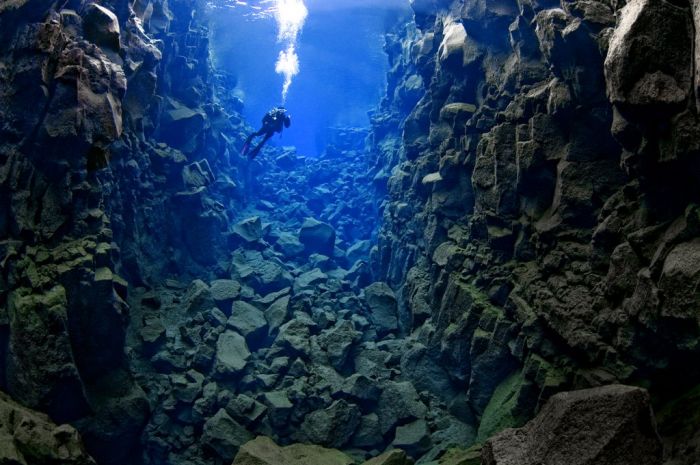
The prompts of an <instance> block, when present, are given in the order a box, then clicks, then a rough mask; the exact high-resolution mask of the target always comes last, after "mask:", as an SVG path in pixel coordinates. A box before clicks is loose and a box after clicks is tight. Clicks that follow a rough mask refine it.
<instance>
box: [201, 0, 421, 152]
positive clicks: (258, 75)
mask: <svg viewBox="0 0 700 465" xmlns="http://www.w3.org/2000/svg"><path fill="white" fill-rule="evenodd" d="M305 4H306V7H307V9H308V16H307V18H306V21H305V24H304V25H303V29H302V30H301V32H300V35H299V37H298V43H297V46H296V52H297V54H298V57H299V73H298V74H297V75H296V76H294V78H293V82H292V84H291V86H290V88H289V93H288V97H287V99H286V102H284V103H285V106H286V108H287V109H288V110H289V112H290V114H291V115H292V127H291V128H290V129H288V130H285V131H284V132H283V134H282V135H281V136H275V137H274V138H273V139H272V140H271V141H270V143H271V144H276V145H285V146H295V147H296V148H297V150H298V151H299V153H301V154H303V155H308V156H316V155H318V154H320V153H321V152H322V151H323V149H324V148H325V146H326V143H327V142H328V138H329V131H328V128H331V127H337V126H342V127H345V126H352V127H367V126H368V125H369V119H368V112H369V111H370V110H371V109H372V108H373V107H375V106H376V105H377V104H378V102H379V100H380V99H381V96H382V94H383V92H384V88H385V80H386V72H387V63H386V56H385V54H384V51H383V46H384V39H383V34H384V33H385V31H386V22H387V21H389V20H390V18H396V16H397V15H398V14H399V13H400V12H402V11H406V9H407V8H408V0H380V1H374V2H370V1H368V0H338V1H335V0H305ZM274 7H275V2H274V1H271V0H268V1H259V2H248V3H246V4H244V3H242V2H235V3H224V2H221V1H220V2H218V3H216V2H215V4H214V7H213V8H212V9H211V27H212V45H213V50H214V52H213V57H212V58H213V60H214V63H215V66H216V67H217V68H218V69H221V70H223V71H226V72H228V73H231V74H232V75H234V76H235V77H236V78H237V86H236V88H235V89H231V91H232V92H234V93H235V94H237V95H239V96H240V97H241V99H242V100H243V101H244V102H245V107H244V116H245V117H246V118H247V120H248V121H250V123H251V124H252V125H255V126H259V124H260V120H261V119H262V116H263V115H264V114H265V113H266V112H267V111H268V110H269V109H270V108H272V107H274V106H276V105H280V104H282V103H283V102H282V86H283V83H284V77H283V76H282V75H280V74H277V73H276V72H275V63H276V61H277V59H278V55H279V53H280V51H281V50H283V49H284V44H282V43H279V42H278V40H277V31H278V25H277V22H276V20H275V17H274V15H273V13H272V10H273V9H274Z"/></svg>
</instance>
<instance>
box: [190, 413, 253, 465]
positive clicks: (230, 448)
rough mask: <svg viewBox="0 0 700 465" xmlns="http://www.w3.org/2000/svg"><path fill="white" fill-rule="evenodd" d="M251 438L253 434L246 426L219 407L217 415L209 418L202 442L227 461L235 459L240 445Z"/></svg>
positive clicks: (205, 425)
mask: <svg viewBox="0 0 700 465" xmlns="http://www.w3.org/2000/svg"><path fill="white" fill-rule="evenodd" d="M251 439H252V435H251V434H250V433H249V432H248V431H247V430H246V429H245V427H243V426H241V425H240V424H238V423H237V422H236V421H235V420H234V419H233V418H231V417H230V416H229V415H228V413H226V410H224V409H219V411H218V412H216V415H214V416H213V417H211V418H210V419H209V420H207V422H206V423H205V424H204V431H203V432H202V443H203V444H205V445H206V446H207V447H209V448H211V449H212V450H213V451H214V452H216V454H217V455H218V456H219V457H221V458H222V459H223V460H225V461H226V462H230V461H231V460H233V458H234V457H235V456H236V454H237V453H238V449H239V447H241V446H242V445H243V444H245V443H246V442H248V441H250V440H251Z"/></svg>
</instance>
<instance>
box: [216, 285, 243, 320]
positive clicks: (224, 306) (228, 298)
mask: <svg viewBox="0 0 700 465" xmlns="http://www.w3.org/2000/svg"><path fill="white" fill-rule="evenodd" d="M209 292H210V293H211V297H212V299H214V302H215V303H216V306H217V307H219V309H220V310H222V311H223V312H224V313H227V314H230V312H231V304H232V303H233V301H234V300H236V299H237V298H238V296H239V295H240V294H241V285H240V284H239V283H238V282H236V281H233V280H231V279H217V280H215V281H212V282H211V283H210V284H209Z"/></svg>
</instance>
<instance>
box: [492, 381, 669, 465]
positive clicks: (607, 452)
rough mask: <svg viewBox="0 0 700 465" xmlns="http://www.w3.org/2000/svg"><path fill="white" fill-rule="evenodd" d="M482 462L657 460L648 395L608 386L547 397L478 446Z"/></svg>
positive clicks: (613, 464) (631, 464)
mask: <svg viewBox="0 0 700 465" xmlns="http://www.w3.org/2000/svg"><path fill="white" fill-rule="evenodd" d="M482 457H483V463H484V464H485V465H559V464H562V463H566V464H567V465H579V464H580V465H584V464H591V463H595V464H600V465H658V464H660V463H661V458H662V446H661V440H660V438H659V435H658V433H657V432H656V424H655V421H654V416H653V413H652V411H651V404H650V399H649V394H648V393H647V392H646V391H645V390H644V389H640V388H636V387H630V386H621V385H611V386H605V387H601V388H594V389H586V390H582V391H573V392H564V393H560V394H556V395H554V396H552V398H551V399H550V400H549V401H548V402H547V404H546V405H545V406H544V408H543V409H542V411H541V412H540V413H539V414H538V415H537V417H536V418H535V419H534V420H532V421H530V422H529V423H528V424H527V425H525V426H524V427H522V428H519V429H508V430H505V431H503V432H501V433H499V434H497V435H496V436H494V437H493V438H491V439H489V440H488V441H487V442H486V444H485V445H484V449H483V456H482Z"/></svg>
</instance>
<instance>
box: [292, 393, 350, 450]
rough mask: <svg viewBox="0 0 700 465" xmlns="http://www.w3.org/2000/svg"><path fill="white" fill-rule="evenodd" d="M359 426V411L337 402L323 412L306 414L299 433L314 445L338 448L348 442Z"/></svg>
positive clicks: (343, 402)
mask: <svg viewBox="0 0 700 465" xmlns="http://www.w3.org/2000/svg"><path fill="white" fill-rule="evenodd" d="M359 424H360V409H359V408H357V406H356V405H353V404H348V403H347V402H345V401H344V400H337V401H335V402H333V403H332V404H331V406H330V407H328V408H326V409H324V410H316V411H315V412H311V413H310V414H308V415H307V416H306V417H305V418H304V422H303V423H302V425H301V432H302V433H303V434H304V435H306V437H307V438H308V439H309V440H310V441H311V442H313V443H315V444H321V445H324V446H328V447H336V448H338V447H342V446H344V445H345V444H347V443H348V442H349V441H350V438H351V437H352V435H353V433H354V432H355V430H356V429H357V427H358V426H359Z"/></svg>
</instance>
